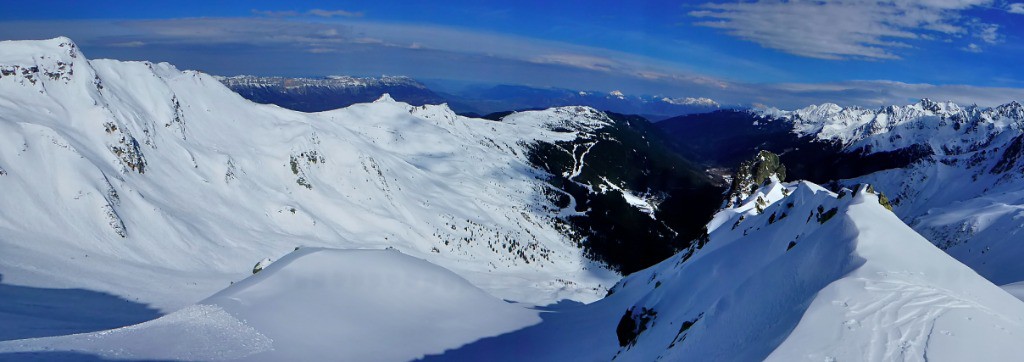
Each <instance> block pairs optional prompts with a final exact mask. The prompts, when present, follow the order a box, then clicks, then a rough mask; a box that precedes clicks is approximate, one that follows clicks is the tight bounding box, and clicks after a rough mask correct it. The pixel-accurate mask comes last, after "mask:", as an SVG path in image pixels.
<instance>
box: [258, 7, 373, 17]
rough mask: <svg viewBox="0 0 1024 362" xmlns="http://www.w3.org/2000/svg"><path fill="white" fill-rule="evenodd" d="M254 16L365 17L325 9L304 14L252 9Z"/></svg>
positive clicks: (290, 11)
mask: <svg viewBox="0 0 1024 362" xmlns="http://www.w3.org/2000/svg"><path fill="white" fill-rule="evenodd" d="M251 11H252V13H253V15H259V16H266V17H271V18H287V17H296V16H318V17H321V18H334V17H341V18H360V17H362V16H363V15H365V14H363V12H361V11H348V10H324V9H312V10H307V11H304V12H298V11H295V10H281V11H276V10H259V9H252V10H251Z"/></svg>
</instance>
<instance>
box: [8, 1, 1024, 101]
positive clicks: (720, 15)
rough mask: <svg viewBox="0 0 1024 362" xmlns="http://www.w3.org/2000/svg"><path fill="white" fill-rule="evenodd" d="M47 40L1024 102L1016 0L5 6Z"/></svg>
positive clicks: (663, 82) (131, 51)
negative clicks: (64, 39) (56, 39)
mask: <svg viewBox="0 0 1024 362" xmlns="http://www.w3.org/2000/svg"><path fill="white" fill-rule="evenodd" d="M1021 1H1024V0H1021ZM41 9H42V10H41ZM58 35H65V36H68V37H71V38H72V39H74V40H75V41H76V42H77V43H78V44H79V45H80V46H81V47H82V49H83V50H84V51H85V52H86V54H87V55H88V56H89V57H91V58H117V59H127V60H152V61H168V62H171V63H173V64H175V65H177V66H178V67H180V68H189V69H199V70H202V71H206V72H209V73H214V74H223V75H234V74H257V75H285V76H316V75H327V74H349V75H380V74H389V75H409V76H413V77H416V78H421V79H444V80H452V81H458V82H478V83H511V84H525V85H531V86H539V87H564V88H573V89H587V90H599V91H611V90H622V91H624V92H627V93H637V94H660V95H665V96H670V97H698V96H707V97H712V98H715V99H718V100H719V101H720V102H725V103H734V104H753V103H764V104H769V105H776V106H781V107H796V106H801V105H805V104H809V103H821V102H836V103H840V104H844V105H862V106H878V105H882V104H889V103H906V102H911V101H913V100H915V99H917V98H923V97H929V98H936V99H940V100H945V99H948V100H954V101H958V102H961V103H979V104H982V105H994V104H997V103H1002V102H1006V101H1008V100H1011V99H1021V98H1024V89H1022V88H1024V71H1021V70H1020V67H1019V66H1018V63H1019V59H1022V57H1024V41H1022V40H1024V39H1022V37H1024V4H1022V3H1016V2H1015V0H1014V1H1003V0H920V1H905V0H886V1H879V0H831V1H799V0H790V1H783V0H753V1H751V0H747V1H743V2H737V1H716V0H709V1H707V2H703V1H683V2H680V1H646V2H628V1H626V2H624V1H501V2H498V1H429V2H428V1H417V2H397V1H396V2H368V1H288V2H282V1H176V2H159V1H99V2H89V3H88V4H86V2H82V1H46V2H44V5H43V6H40V3H39V2H12V3H7V4H4V11H3V12H2V13H0V39H37V38H46V37H53V36H58Z"/></svg>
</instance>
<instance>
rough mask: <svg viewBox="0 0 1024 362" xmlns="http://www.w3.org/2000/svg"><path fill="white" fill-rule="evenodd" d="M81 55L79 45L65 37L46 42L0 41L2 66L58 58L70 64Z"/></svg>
mask: <svg viewBox="0 0 1024 362" xmlns="http://www.w3.org/2000/svg"><path fill="white" fill-rule="evenodd" d="M79 55H80V53H79V51H78V45H76V44H75V42H74V41H72V40H71V39H70V38H67V37H63V36H60V37H56V38H53V39H46V40H5V41H0V65H26V64H34V63H36V60H37V59H40V58H57V59H59V60H61V61H63V62H65V63H69V62H71V61H72V60H73V59H75V58H78V57H79Z"/></svg>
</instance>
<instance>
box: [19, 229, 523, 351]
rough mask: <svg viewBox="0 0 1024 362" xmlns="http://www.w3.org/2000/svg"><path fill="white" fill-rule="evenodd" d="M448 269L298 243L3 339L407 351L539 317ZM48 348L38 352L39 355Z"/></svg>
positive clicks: (451, 344) (388, 254)
mask: <svg viewBox="0 0 1024 362" xmlns="http://www.w3.org/2000/svg"><path fill="white" fill-rule="evenodd" d="M538 313H539V312H538V311H535V310H532V309H528V308H526V307H522V306H519V305H515V304H510V303H507V302H504V301H502V300H499V299H497V298H494V297H493V296H491V295H489V294H487V293H486V292H484V291H483V290H480V289H479V288H477V287H475V286H473V285H472V284H470V283H469V282H467V281H466V280H465V279H463V278H461V277H459V276H458V275H455V274H454V273H452V272H450V271H448V270H447V269H444V268H441V267H439V266H436V265H434V264H431V263H429V262H426V261H424V260H421V259H416V258H413V257H410V256H407V255H404V254H402V253H400V252H397V251H392V250H334V249H320V248H302V249H300V250H298V251H295V252H292V253H289V254H288V255H287V256H285V257H284V258H282V259H281V260H278V261H277V262H275V263H273V264H271V265H270V266H268V267H267V268H266V269H264V270H263V271H260V272H259V273H257V274H256V275H253V276H252V277H250V278H247V279H245V280H242V281H241V282H238V283H235V284H234V285H232V286H230V287H228V288H226V289H224V290H223V291H221V292H219V293H217V294H215V295H213V296H212V297H210V298H207V299H205V300H203V301H202V302H200V303H199V304H196V305H193V306H188V307H185V308H183V309H181V310H179V311H177V312H174V313H171V314H168V315H166V316H164V317H161V318H159V319H156V320H153V321H150V322H146V323H142V324H139V325H134V326H130V327H125V328H120V329H115V330H111V331H103V332H95V333H86V334H78V335H71V336H61V337H49V338H39V339H29V340H18V341H9V342H0V351H8V352H10V351H18V352H36V351H54V350H57V351H61V350H64V351H76V352H83V353H88V354H95V355H98V356H101V357H104V358H116V359H160V360H167V359H172V360H236V359H245V360H260V361H282V360H301V361H315V360H338V359H342V360H353V361H369V360H375V361H407V360H412V359H417V358H420V357H423V356H424V355H426V354H431V353H434V354H436V353H441V352H443V351H444V350H446V349H450V348H455V347H459V346H461V345H463V344H466V343H469V342H472V341H475V340H477V339H479V338H481V337H487V336H493V335H498V334H501V333H504V332H508V331H512V330H516V329H520V328H522V327H525V326H528V325H531V324H536V323H538V322H540V317H538V315H537V314H538ZM44 356H45V355H44Z"/></svg>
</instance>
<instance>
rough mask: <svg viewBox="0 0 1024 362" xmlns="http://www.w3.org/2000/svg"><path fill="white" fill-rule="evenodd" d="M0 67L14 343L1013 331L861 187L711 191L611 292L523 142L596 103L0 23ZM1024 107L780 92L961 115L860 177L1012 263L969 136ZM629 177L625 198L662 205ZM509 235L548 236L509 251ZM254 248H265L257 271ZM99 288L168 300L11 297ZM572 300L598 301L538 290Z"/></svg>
mask: <svg viewBox="0 0 1024 362" xmlns="http://www.w3.org/2000/svg"><path fill="white" fill-rule="evenodd" d="M15 70H16V71H15ZM0 71H5V72H6V73H0V74H2V75H3V76H2V77H0V169H2V170H3V172H2V173H0V189H3V190H4V192H3V193H2V194H0V211H2V212H0V250H3V252H4V256H3V258H0V275H2V279H0V282H2V283H3V285H2V287H3V288H0V293H8V294H0V295H5V296H8V295H11V296H15V298H4V299H2V300H0V312H2V313H0V323H2V324H3V325H4V326H11V325H14V326H18V327H19V328H21V327H24V326H26V325H32V324H36V325H38V327H39V329H38V330H35V331H32V333H33V334H32V335H18V334H17V333H20V332H19V331H14V332H8V333H7V334H5V338H14V339H12V340H6V341H2V342H0V353H4V354H8V353H19V354H21V353H39V356H40V357H41V358H43V359H45V358H46V357H47V356H50V355H49V354H50V353H54V352H57V351H65V352H73V353H81V354H83V355H84V356H92V355H94V356H99V357H102V358H110V359H175V360H241V359H244V360H328V359H329V360H338V359H341V360H410V359H419V358H425V359H427V360H552V361H563V360H611V359H613V358H614V359H616V360H623V361H651V360H658V359H663V360H682V359H702V360H763V359H770V360H783V361H792V360H819V361H820V360H893V359H900V360H926V359H927V360H932V361H934V360H953V361H955V360H1013V359H1016V358H1018V357H1019V356H1021V355H1024V344H1021V343H1018V341H1019V340H1020V336H1022V335H1024V302H1021V301H1020V300H1018V299H1016V298H1014V297H1013V296H1012V295H1010V294H1009V293H1007V292H1006V291H1005V290H1004V289H1001V288H999V287H997V286H996V285H994V284H992V283H991V282H989V281H988V280H986V279H985V278H983V277H982V276H981V275H978V273H976V272H975V271H974V270H972V269H971V268H968V267H967V266H965V265H963V264H961V263H960V262H958V261H957V260H956V259H953V258H952V257H950V256H949V255H947V254H946V253H944V252H943V251H942V250H940V249H938V248H936V247H935V246H934V245H932V244H931V243H930V242H929V241H928V240H926V239H925V238H924V237H922V236H921V235H919V234H918V233H917V232H915V231H914V229H911V228H910V227H908V226H907V225H906V224H904V222H903V221H901V219H900V218H898V217H897V215H896V214H893V213H890V212H889V211H888V210H887V209H885V208H884V207H882V205H880V204H879V199H878V196H877V195H876V194H874V193H872V192H870V191H868V188H867V187H865V186H858V187H856V188H855V189H853V190H843V191H841V192H840V193H839V194H835V193H832V192H830V191H828V190H826V189H824V188H822V187H820V186H818V185H814V184H811V183H807V182H796V183H782V182H779V181H778V180H777V179H772V180H771V182H770V183H769V184H768V185H765V186H763V187H761V188H759V189H758V190H757V191H756V192H754V193H753V194H752V195H749V196H748V197H746V198H745V199H744V200H743V202H740V203H739V204H738V205H736V206H734V207H732V208H728V209H723V210H721V211H720V212H719V213H718V214H717V215H716V216H715V217H714V219H713V220H712V221H711V222H710V223H709V224H708V225H707V230H708V236H707V238H706V239H702V240H699V241H698V243H697V244H696V245H695V246H694V247H692V248H690V249H687V250H683V251H681V252H680V253H679V254H677V255H676V256H673V257H672V258H669V259H667V260H665V261H663V262H662V263H659V264H658V265H655V266H653V267H651V268H648V269H646V270H643V271H640V272H637V273H634V274H631V275H630V276H627V277H625V278H622V279H621V280H620V281H619V282H618V283H617V284H616V285H615V287H614V288H613V289H612V294H611V295H610V296H608V297H605V298H603V299H600V300H598V299H599V298H600V296H602V295H603V294H604V291H605V287H606V286H608V285H610V284H611V283H612V282H614V281H615V280H617V279H618V276H617V275H615V274H614V273H612V272H610V271H608V270H606V269H604V268H602V267H600V266H598V265H595V264H594V263H592V262H590V261H589V260H588V259H586V258H585V257H584V256H583V255H582V254H583V253H582V251H581V250H580V249H579V246H578V245H576V244H575V243H573V242H571V240H570V239H569V238H567V237H565V236H564V235H562V234H561V231H560V230H558V229H557V228H556V227H555V226H553V224H554V223H553V222H551V221H553V218H554V217H557V216H558V215H560V214H561V213H562V212H564V210H558V209H557V208H554V207H553V206H552V205H550V202H549V201H548V200H547V199H546V198H545V197H544V195H543V190H544V188H545V187H547V186H546V185H545V184H544V183H543V181H541V180H540V179H539V178H540V177H543V176H544V175H541V174H539V171H537V170H535V169H533V168H532V167H530V166H529V163H528V161H527V160H526V150H527V147H528V145H529V143H531V142H535V141H543V142H556V141H566V140H575V139H576V138H578V137H586V136H587V135H588V133H589V132H593V131H594V130H596V129H599V128H601V127H604V126H606V125H607V124H608V123H607V122H608V119H607V117H606V116H604V115H603V114H602V113H600V112H598V111H596V110H594V109H591V108H586V107H563V108H554V109H549V110H543V111H531V112H519V113H515V114H512V115H509V116H508V117H505V118H504V119H503V120H502V121H501V122H494V121H488V120H483V119H471V118H465V117H461V116H458V115H456V114H455V113H454V112H452V111H451V109H449V108H448V107H447V106H446V105H436V106H434V105H428V106H422V107H413V106H410V105H408V104H405V103H401V102H395V101H394V100H393V99H390V97H382V98H381V99H380V100H378V101H377V102H374V103H367V104H358V105H354V106H351V107H347V108H344V109H338V110H333V111H328V112H321V113H315V114H305V113H299V112H293V111H289V110H285V109H281V108H279V107H274V106H264V105H257V104H254V103H252V102H249V101H246V100H244V99H242V98H241V97H239V96H237V95H236V94H234V93H232V92H231V91H230V90H228V89H227V88H226V87H225V86H223V85H222V84H221V83H220V82H219V81H218V80H217V79H215V78H213V77H210V76H208V75H205V74H202V73H199V72H193V71H179V70H177V69H176V68H174V67H173V66H171V65H169V64H166V63H160V64H153V63H149V62H119V61H113V60H92V61H90V60H87V59H85V58H84V57H83V56H82V55H81V54H80V53H78V52H77V48H76V47H74V46H73V43H71V42H70V40H68V39H66V38H58V39H54V40H48V41H33V42H0ZM12 72H13V73H12ZM1019 108H1020V106H1019V105H1017V106H1016V107H1014V106H1013V105H1008V106H1006V107H1000V108H998V109H994V110H980V109H977V108H962V107H957V106H955V105H950V104H940V103H935V102H930V101H928V102H925V101H922V102H920V103H919V104H917V105H911V106H908V107H903V108H891V109H887V110H882V111H880V113H884V114H885V115H884V116H882V115H879V112H875V113H870V112H868V111H864V110H858V109H842V108H841V107H838V106H835V105H823V106H820V107H815V108H813V109H807V110H803V111H800V112H796V113H792V114H791V115H792V116H793V117H794V120H795V121H794V122H796V123H795V124H797V125H798V127H797V128H796V129H797V131H798V132H807V134H814V135H816V137H821V138H822V139H827V140H833V141H836V142H841V143H842V144H844V145H846V146H847V147H849V148H850V149H856V148H858V147H862V146H866V145H872V147H874V148H873V149H875V150H889V149H898V148H900V147H904V146H906V145H909V144H927V145H930V146H932V147H933V149H936V150H944V149H943V148H942V145H945V144H944V143H941V142H938V141H941V140H948V139H952V137H953V136H954V135H966V136H965V137H960V138H957V139H960V140H963V141H958V142H961V143H960V144H954V145H959V146H962V147H963V150H968V151H963V152H961V151H957V152H946V151H942V152H941V153H937V154H938V155H941V156H944V157H946V156H948V157H950V158H949V159H947V161H950V160H952V161H953V162H945V163H944V162H928V163H922V164H920V165H917V166H914V167H911V168H908V169H901V170H891V171H885V172H881V173H876V174H873V175H870V176H869V177H865V178H864V179H869V180H873V181H877V182H874V183H875V184H876V185H875V188H876V189H879V190H883V191H886V192H887V193H889V195H890V197H893V196H894V195H896V197H899V198H900V200H902V201H903V203H899V204H897V206H896V212H897V213H898V214H899V215H900V216H901V217H903V219H904V220H910V221H911V224H912V225H914V227H915V228H917V229H918V230H922V232H924V233H925V234H926V235H936V236H941V237H942V238H933V241H939V240H945V241H947V242H952V243H951V244H950V245H947V246H948V247H947V250H949V252H950V254H951V255H953V256H955V257H957V258H958V259H960V260H964V261H966V262H968V263H969V264H971V266H974V267H976V268H978V270H979V271H981V272H982V273H983V274H984V275H985V276H987V277H990V278H992V279H993V280H1001V279H1005V282H1006V283H1010V282H1017V281H1020V280H1024V276H1022V275H1016V278H1015V279H1011V278H1014V277H1015V275H1014V274H1015V273H1017V272H1018V271H1020V272H1022V273H1024V271H1021V270H1018V269H1012V268H1011V269H1007V268H1008V267H1007V266H1008V265H1010V263H1011V262H1012V261H1013V260H1015V258H1016V256H1019V255H1020V253H1019V252H1018V250H1019V246H1018V245H1016V244H1019V243H1015V242H1014V240H1015V239H1014V237H1016V231H1014V230H1017V229H1019V225H1020V222H1019V220H1018V218H1019V217H1020V216H1021V215H1020V213H1019V211H1018V210H1019V205H1024V201H1022V200H1024V197H1021V195H1022V194H1021V191H1020V190H1022V189H1024V188H1021V187H1020V186H1021V182H1020V179H1021V178H1020V177H1019V175H1015V174H1013V172H1012V171H1011V172H1006V173H998V172H997V173H992V172H989V170H992V168H993V167H994V165H996V164H997V161H998V160H999V159H1000V156H1001V154H996V155H990V154H986V155H985V156H983V157H982V156H979V157H980V158H981V159H982V161H983V162H981V163H980V165H981V166H978V165H974V166H971V165H970V164H969V163H967V161H966V160H969V159H970V158H971V157H972V156H975V155H976V153H977V152H978V151H977V150H978V148H974V149H972V148H970V147H969V146H970V145H987V146H990V145H997V146H995V147H1000V148H1001V149H1004V150H1005V149H1006V148H1007V145H1009V144H1011V142H1013V140H1014V139H1015V137H1016V136H1018V135H1019V133H1020V128H1021V127H1020V126H1019V122H1018V120H1020V116H1021V115H1024V112H1021V110H1020V109H1019ZM955 114H961V115H970V116H971V117H973V118H961V117H965V116H954V115H955ZM1013 117H1017V118H1013ZM970 120H976V121H977V122H973V123H972V122H971V121H970ZM954 124H958V126H954ZM956 127H960V128H956ZM926 129H927V130H930V131H928V132H924V131H922V130H926ZM894 134H898V135H900V136H901V137H898V138H897V137H890V136H892V135H894ZM944 137H945V138H944ZM947 143H948V142H947ZM581 153H582V154H585V152H581ZM578 162H579V163H580V164H582V162H583V159H582V156H581V158H580V160H578ZM1019 166H1020V165H1016V164H1014V165H1012V167H1011V168H1010V169H1011V170H1016V169H1018V167H1019ZM982 171H983V172H982ZM965 172H968V173H965ZM965 175H968V176H966V177H965ZM972 176H977V177H976V178H975V177H972ZM925 181H927V182H925ZM607 186H608V187H609V188H615V186H616V185H614V184H610V183H609V184H608V185H607ZM911 189H912V190H911ZM889 190H895V191H891V192H890V191H889ZM951 190H955V191H956V192H951ZM619 191H620V192H621V193H622V195H623V197H624V198H626V199H627V200H632V201H633V204H634V206H637V207H643V204H646V205H647V206H650V207H653V206H652V204H651V203H650V202H649V201H645V200H644V199H643V198H642V197H641V196H637V194H636V193H635V192H632V191H628V190H619ZM915 200H924V201H915ZM964 210H967V212H965V211H964ZM964 222H967V223H968V224H964ZM964 226H967V227H966V228H965V227H964ZM949 228H954V229H949ZM1015 228H1016V229H1015ZM953 230H961V231H962V232H963V233H956V232H953ZM929 233H931V234H929ZM961 239H962V240H967V241H963V242H959V241H961ZM503 240H516V241H519V242H520V243H521V244H522V245H532V247H528V248H524V249H523V250H522V251H523V253H524V254H525V255H528V256H527V257H518V256H516V255H517V254H514V253H510V252H508V251H507V250H506V249H505V245H502V244H501V243H502V241H503ZM939 244H940V245H942V243H941V242H940V243H939ZM296 247H299V248H298V250H296ZM385 248H388V249H394V250H380V249H385ZM986 250H987V251H986ZM517 251H518V250H517ZM993 254H994V255H993ZM268 259H269V260H276V261H274V262H272V263H269V264H268V263H266V262H265V261H266V260H268ZM1017 259H1019V258H1017ZM256 263H258V264H259V265H262V266H264V267H265V268H264V269H263V270H262V271H260V272H258V273H256V274H252V269H253V266H254V264H256ZM989 264H992V266H991V267H990V268H991V269H986V267H985V266H986V265H989ZM997 270H1009V272H1007V273H1006V274H998V272H997ZM993 275H995V276H998V278H993ZM64 288H77V289H72V290H69V291H64V292H60V291H61V290H62V289H64ZM1005 289H1006V290H1009V291H1011V292H1016V290H1017V289H1019V288H1017V286H1016V285H1010V286H1005ZM29 293H38V294H36V295H35V296H32V295H28V294H29ZM89 293H94V294H89ZM86 294H88V299H86V301H87V302H86V303H82V305H81V306H78V307H79V308H80V309H79V310H85V309H88V308H93V307H101V306H106V307H110V306H113V305H125V306H129V307H130V308H139V309H135V310H133V311H131V313H128V312H126V313H128V314H132V315H126V316H125V318H124V319H122V320H121V321H123V322H125V323H134V322H135V321H137V320H138V319H139V318H143V317H147V316H152V317H155V315H154V314H155V312H156V311H155V310H153V309H148V308H149V307H147V306H152V307H153V308H157V309H159V310H160V311H162V312H164V313H167V314H166V315H163V316H162V317H159V318H155V319H152V320H149V321H146V322H142V323H136V324H133V325H130V326H126V327H121V328H112V329H111V327H112V326H110V325H100V324H96V323H93V324H90V323H85V324H89V325H82V326H72V327H75V328H77V329H75V330H74V332H82V333H77V334H68V333H73V332H70V331H69V329H68V326H57V325H53V324H49V322H48V321H46V320H45V318H39V319H37V320H29V319H26V318H27V317H26V316H25V314H24V313H22V312H24V311H26V310H27V309H31V308H33V306H34V305H36V306H37V305H38V304H32V303H36V302H37V301H39V300H46V301H47V303H44V305H46V306H51V305H52V306H56V307H59V308H68V307H73V304H75V300H74V299H73V298H67V299H68V300H62V299H61V298H54V297H56V296H60V295H66V296H75V297H81V296H82V295H86ZM565 298H569V299H574V300H577V301H583V302H593V303H590V304H586V305H582V304H574V303H560V304H557V305H554V306H551V307H550V308H546V309H545V310H542V309H541V308H536V307H533V306H532V305H538V304H547V303H551V302H555V301H558V300H562V299H565ZM50 299H54V300H50ZM507 300H512V301H517V302H522V304H518V303H511V302H508V301H507ZM17 303H27V304H17ZM69 310H70V311H71V312H68V311H65V310H62V313H65V312H67V313H74V309H69ZM99 310H103V309H102V308H101V309H99ZM93 313H95V312H93ZM89 316H90V314H88V313H85V314H84V315H83V316H82V317H83V319H88V318H87V317H89ZM129 320H130V321H131V322H129ZM623 320H625V321H632V322H631V323H634V324H639V325H642V327H643V328H642V330H641V329H640V328H639V327H637V328H634V329H632V330H629V331H627V332H632V333H623V334H621V335H617V333H616V330H617V328H618V327H620V326H627V327H628V323H627V324H620V322H621V321H623ZM85 322H88V321H87V320H86V321H85ZM79 327H81V328H79ZM89 328H91V329H89ZM103 328H106V330H101V331H96V329H103ZM629 335H632V336H629ZM30 337H32V338H30ZM620 337H622V338H626V339H624V340H620ZM627 337H629V338H627ZM620 343H621V344H620Z"/></svg>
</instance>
